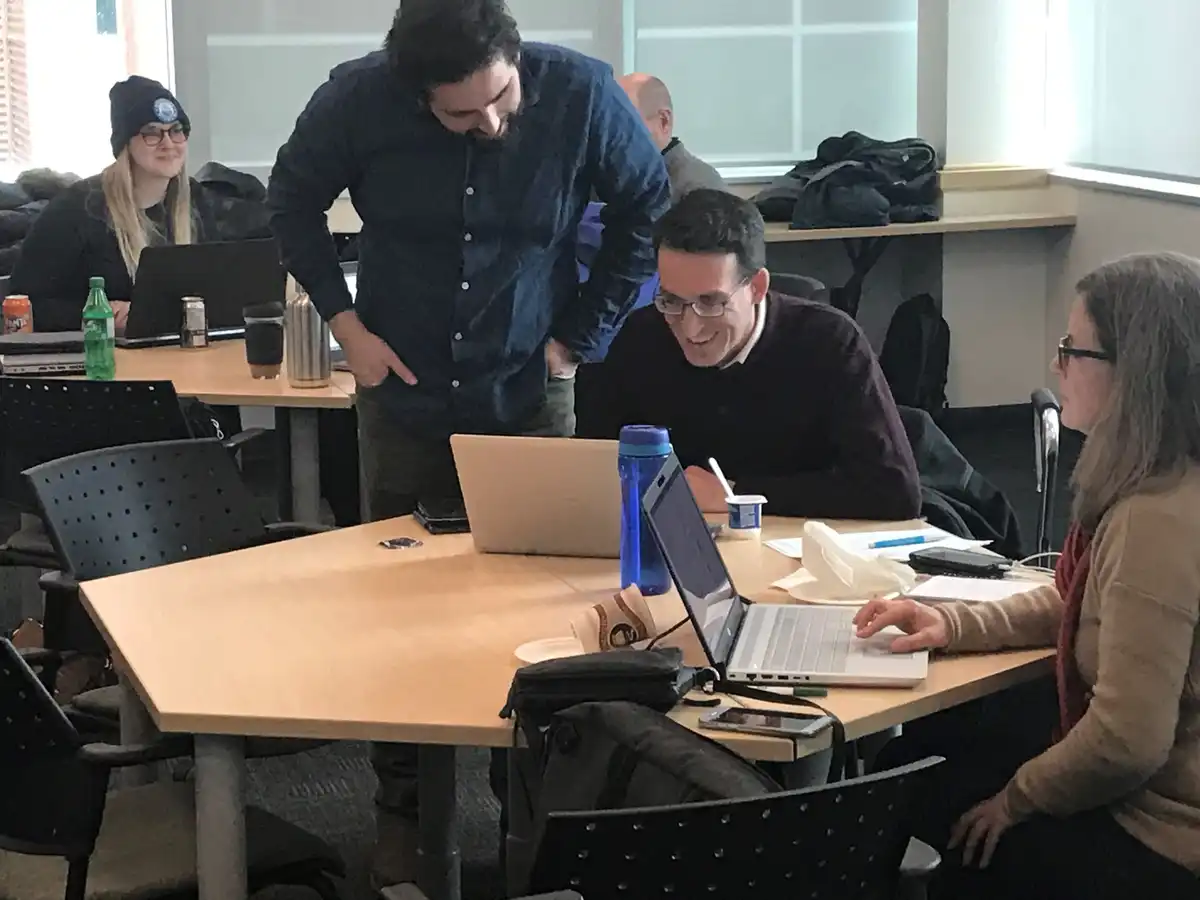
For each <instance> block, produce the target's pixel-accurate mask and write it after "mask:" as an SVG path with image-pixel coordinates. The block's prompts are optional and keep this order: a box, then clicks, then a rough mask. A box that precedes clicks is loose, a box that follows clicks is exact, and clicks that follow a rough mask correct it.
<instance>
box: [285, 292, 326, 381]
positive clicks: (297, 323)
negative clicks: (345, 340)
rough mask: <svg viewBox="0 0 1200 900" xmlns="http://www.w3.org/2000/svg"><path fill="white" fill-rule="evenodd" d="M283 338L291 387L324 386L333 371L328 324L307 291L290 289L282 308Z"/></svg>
mask: <svg viewBox="0 0 1200 900" xmlns="http://www.w3.org/2000/svg"><path fill="white" fill-rule="evenodd" d="M283 340H284V348H285V351H286V368H287V376H288V383H289V384H290V385H291V386H292V387H294V388H316V387H325V385H327V384H329V381H330V377H331V375H332V374H333V363H332V360H331V354H330V347H329V323H327V322H326V321H325V320H324V319H322V318H321V314H320V313H319V312H317V308H316V307H315V306H313V302H312V300H310V299H309V297H308V294H307V293H306V292H305V291H303V290H300V289H297V290H295V291H292V292H289V296H288V301H287V305H286V306H285V307H284V310H283Z"/></svg>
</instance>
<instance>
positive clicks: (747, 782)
mask: <svg viewBox="0 0 1200 900" xmlns="http://www.w3.org/2000/svg"><path fill="white" fill-rule="evenodd" d="M780 790H782V788H781V787H780V786H779V784H777V783H776V782H775V781H774V780H772V779H771V778H769V777H768V776H767V775H766V774H765V773H764V772H762V771H760V770H759V769H758V768H757V767H756V766H754V765H753V764H752V763H749V762H747V761H746V760H744V759H742V757H740V756H738V755H737V754H736V753H734V752H733V751H732V750H729V749H726V748H725V747H723V746H722V745H720V744H718V743H717V742H716V741H713V740H710V739H709V738H707V737H705V736H704V735H702V734H697V733H696V732H695V731H692V730H691V729H689V728H685V727H684V726H683V725H680V724H679V723H678V722H676V721H674V720H673V719H671V718H669V717H667V716H665V715H663V714H662V713H660V712H657V711H656V710H653V709H650V708H648V707H645V706H642V705H640V704H637V703H628V702H625V701H610V702H601V703H580V704H577V705H575V706H572V707H569V708H568V709H565V710H563V711H562V712H560V713H558V714H557V715H555V716H554V719H553V722H552V724H551V725H550V728H549V730H548V731H547V732H546V734H545V744H544V757H543V764H542V772H541V785H540V790H539V797H538V802H537V803H536V815H535V828H536V830H538V831H540V826H541V825H542V823H543V822H544V821H545V817H546V816H547V815H548V814H550V813H552V812H568V811H575V812H578V811H589V810H602V809H634V808H639V807H647V806H674V805H677V804H681V803H700V802H703V801H706V800H726V799H737V798H742V797H759V796H762V795H764V794H770V793H775V792H777V791H780Z"/></svg>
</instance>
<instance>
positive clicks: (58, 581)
mask: <svg viewBox="0 0 1200 900" xmlns="http://www.w3.org/2000/svg"><path fill="white" fill-rule="evenodd" d="M38 587H39V588H41V589H42V590H43V591H53V592H54V593H57V594H66V593H72V594H77V593H79V582H78V581H76V580H75V576H74V575H72V574H70V573H69V572H58V571H55V572H43V573H42V575H41V577H40V578H38Z"/></svg>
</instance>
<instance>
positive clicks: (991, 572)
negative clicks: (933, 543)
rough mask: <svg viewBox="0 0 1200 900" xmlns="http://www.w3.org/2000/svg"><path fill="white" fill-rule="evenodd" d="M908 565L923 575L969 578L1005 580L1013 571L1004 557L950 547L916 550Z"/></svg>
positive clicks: (910, 555) (1010, 564)
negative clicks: (962, 576) (1010, 571)
mask: <svg viewBox="0 0 1200 900" xmlns="http://www.w3.org/2000/svg"><path fill="white" fill-rule="evenodd" d="M908 564H909V565H910V566H912V569H913V571H914V572H919V573H921V574H922V575H964V576H966V577H968V578H1003V577H1004V576H1005V575H1007V574H1008V572H1009V570H1010V569H1012V562H1010V561H1009V560H1007V559H1005V558H1004V557H1002V556H993V555H992V554H990V553H975V552H973V551H971V550H952V549H950V548H949V547H928V548H926V549H924V550H920V549H918V550H914V551H913V552H912V553H910V554H909V556H908Z"/></svg>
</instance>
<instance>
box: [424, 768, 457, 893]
mask: <svg viewBox="0 0 1200 900" xmlns="http://www.w3.org/2000/svg"><path fill="white" fill-rule="evenodd" d="M417 760H418V768H417V772H418V782H417V802H418V804H419V808H420V810H421V865H420V868H419V870H418V871H419V874H420V887H421V890H423V891H424V892H425V894H426V895H427V896H428V897H429V900H460V897H461V896H462V868H461V867H462V863H461V860H460V859H459V853H458V811H457V805H458V797H457V793H456V783H455V782H456V772H455V765H456V760H455V753H454V748H453V747H443V746H435V745H425V744H422V745H421V746H420V747H419V748H418V756H417Z"/></svg>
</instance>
